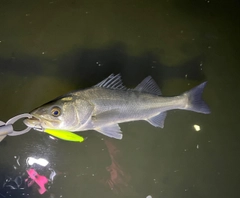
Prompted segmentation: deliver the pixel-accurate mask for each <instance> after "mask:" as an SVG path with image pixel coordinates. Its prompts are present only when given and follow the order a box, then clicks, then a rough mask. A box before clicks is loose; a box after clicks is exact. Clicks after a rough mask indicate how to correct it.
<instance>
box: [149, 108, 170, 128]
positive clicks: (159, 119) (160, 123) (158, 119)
mask: <svg viewBox="0 0 240 198" xmlns="http://www.w3.org/2000/svg"><path fill="white" fill-rule="evenodd" d="M166 116H167V112H162V113H160V114H158V115H156V116H153V117H151V118H148V119H147V120H146V121H148V122H149V123H150V124H151V125H153V126H155V127H160V128H163V127H164V120H165V118H166Z"/></svg>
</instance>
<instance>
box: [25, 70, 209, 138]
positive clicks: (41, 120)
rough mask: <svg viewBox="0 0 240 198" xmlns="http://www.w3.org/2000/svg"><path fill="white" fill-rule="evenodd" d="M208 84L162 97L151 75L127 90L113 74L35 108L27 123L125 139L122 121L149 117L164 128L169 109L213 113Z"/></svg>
mask: <svg viewBox="0 0 240 198" xmlns="http://www.w3.org/2000/svg"><path fill="white" fill-rule="evenodd" d="M205 84H206V82H205V83H202V84H200V85H199V86H197V87H195V88H193V89H192V90H190V91H189V92H185V93H183V94H182V95H180V96H175V97H162V96H161V91H160V89H159V88H158V86H157V84H156V83H155V81H154V80H153V79H152V78H151V77H150V76H149V77H147V78H145V79H144V80H143V81H142V82H141V83H140V84H139V85H138V86H137V87H136V88H135V89H127V88H126V87H124V86H123V84H122V81H121V76H120V75H113V74H112V75H110V76H109V77H108V78H106V79H105V80H103V81H102V82H100V83H98V84H97V85H95V86H94V87H92V88H89V89H85V90H80V91H76V92H71V93H68V94H66V95H63V96H60V97H58V98H56V99H55V100H53V101H50V102H49V103H47V104H45V105H43V106H41V107H39V108H37V109H35V110H33V111H32V112H31V115H32V116H33V118H30V119H26V120H25V121H24V122H25V124H26V125H27V126H30V127H34V128H38V129H46V128H47V129H62V130H68V131H73V132H75V131H85V130H96V131H98V132H100V133H102V134H104V135H106V136H109V137H112V138H116V139H122V132H121V129H120V127H119V125H118V124H119V123H123V122H129V121H136V120H146V121H148V122H149V123H150V124H152V125H153V126H155V127H161V128H163V126H164V120H165V117H166V111H168V110H172V109H184V110H190V111H195V112H199V113H205V114H207V113H210V110H209V108H208V106H207V105H206V103H205V102H204V101H203V100H202V98H201V95H202V92H203V89H204V87H205Z"/></svg>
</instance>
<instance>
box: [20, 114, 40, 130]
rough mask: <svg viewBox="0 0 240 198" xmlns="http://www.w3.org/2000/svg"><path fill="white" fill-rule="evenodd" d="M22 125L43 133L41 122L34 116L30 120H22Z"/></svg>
mask: <svg viewBox="0 0 240 198" xmlns="http://www.w3.org/2000/svg"><path fill="white" fill-rule="evenodd" d="M23 122H24V124H25V125H26V126H28V127H31V128H33V129H36V130H39V131H43V127H42V125H41V120H40V118H38V117H36V116H32V117H31V118H27V119H25V120H23Z"/></svg>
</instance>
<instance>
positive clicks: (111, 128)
mask: <svg viewBox="0 0 240 198" xmlns="http://www.w3.org/2000/svg"><path fill="white" fill-rule="evenodd" d="M95 130H96V131H98V132H99V133H102V134H103V135H106V136H108V137H111V138H115V139H118V140H121V139H122V136H123V135H122V131H121V128H120V127H119V125H118V124H111V125H106V126H102V127H99V128H96V129H95Z"/></svg>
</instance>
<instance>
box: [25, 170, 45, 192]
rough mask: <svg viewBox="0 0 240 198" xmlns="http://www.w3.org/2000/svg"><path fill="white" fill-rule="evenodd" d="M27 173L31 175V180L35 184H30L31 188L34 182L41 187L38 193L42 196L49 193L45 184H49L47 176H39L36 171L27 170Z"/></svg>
mask: <svg viewBox="0 0 240 198" xmlns="http://www.w3.org/2000/svg"><path fill="white" fill-rule="evenodd" d="M27 173H28V175H29V178H30V179H32V181H33V182H30V183H29V186H31V185H32V184H33V183H34V182H35V183H36V184H37V185H38V186H39V188H38V192H39V193H40V194H43V193H45V192H46V191H47V189H46V188H45V184H46V183H48V179H47V178H46V177H45V176H42V175H39V174H38V173H37V172H36V171H35V170H34V169H32V168H31V169H29V170H27Z"/></svg>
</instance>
